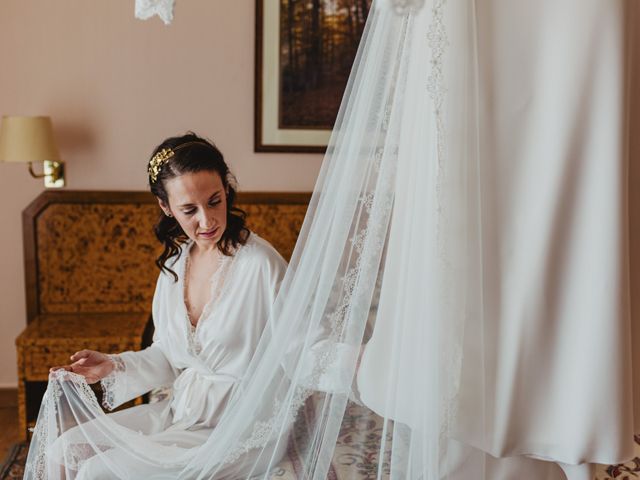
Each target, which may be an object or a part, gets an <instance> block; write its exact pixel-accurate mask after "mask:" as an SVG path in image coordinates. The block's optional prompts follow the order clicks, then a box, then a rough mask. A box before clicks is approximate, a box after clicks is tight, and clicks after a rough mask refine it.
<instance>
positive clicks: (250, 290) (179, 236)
mask: <svg viewBox="0 0 640 480" xmlns="http://www.w3.org/2000/svg"><path fill="white" fill-rule="evenodd" d="M148 170H149V183H150V186H151V191H152V192H153V194H154V195H155V196H156V197H157V199H158V203H159V205H160V208H161V209H162V212H163V216H162V218H161V219H160V221H159V222H158V224H157V225H156V228H155V233H156V235H157V237H158V239H159V240H160V241H161V242H162V243H163V245H164V251H163V252H162V254H161V255H160V257H159V258H158V259H157V261H156V263H157V265H158V267H159V268H160V270H161V273H160V275H159V278H158V282H157V285H156V291H155V295H154V298H153V321H154V326H155V334H154V341H153V344H152V345H151V346H150V347H148V348H147V349H145V350H142V351H139V352H124V353H121V354H119V355H105V354H103V353H100V352H96V351H91V350H82V351H80V352H76V353H75V354H73V355H72V356H71V360H72V363H71V364H70V365H65V366H62V367H54V368H52V373H53V375H54V376H58V377H59V378H60V376H61V375H63V376H64V375H66V373H65V372H72V373H73V374H77V375H80V376H82V377H84V379H86V382H87V383H95V382H98V381H100V382H101V383H102V387H103V390H104V398H103V405H104V406H105V407H106V408H107V409H109V410H111V409H114V408H115V407H117V406H119V405H122V404H123V403H125V402H127V401H129V400H131V399H133V398H136V397H138V396H139V395H142V394H144V393H146V392H149V391H150V390H151V389H153V388H157V387H162V386H171V394H170V395H169V397H168V398H166V399H164V400H162V401H160V402H157V403H153V404H148V405H140V406H137V407H133V408H129V409H126V410H122V411H119V412H115V413H113V414H109V415H100V413H99V412H97V413H95V414H89V415H86V414H84V413H83V411H84V410H83V409H86V408H89V409H90V405H89V406H87V405H86V403H87V401H88V402H89V403H90V401H91V399H90V398H89V400H84V401H82V400H76V401H74V400H73V398H71V397H73V394H71V395H68V396H69V397H70V398H67V399H66V401H67V402H68V404H69V405H66V406H65V407H62V406H60V405H59V406H58V408H59V409H65V408H66V409H70V410H72V413H73V418H74V420H75V422H74V425H72V426H71V428H68V427H66V428H64V430H65V431H63V432H60V436H59V437H58V438H57V439H56V440H55V441H53V442H52V441H51V440H52V439H51V438H49V439H48V443H49V444H50V445H51V448H49V449H46V448H43V444H44V447H46V443H47V441H46V440H45V439H44V438H42V437H43V436H44V437H46V436H47V435H43V434H42V433H43V430H42V429H43V428H45V427H46V426H45V425H42V423H46V422H45V421H44V419H45V418H47V415H43V412H42V411H41V414H40V417H39V421H38V426H37V427H36V432H35V433H36V435H35V437H34V442H33V443H32V445H31V449H30V452H29V459H28V462H27V474H26V478H31V477H32V476H33V477H36V478H40V476H38V472H39V471H40V472H41V471H42V470H43V469H45V470H46V472H47V474H46V475H41V476H46V478H57V477H58V476H60V477H61V478H74V477H75V478H91V479H95V478H142V477H141V476H142V475H148V474H154V473H159V472H166V474H167V475H169V476H168V477H167V478H172V475H175V474H176V473H177V472H178V471H179V470H180V469H181V467H182V466H183V465H184V464H185V463H186V461H187V460H186V458H188V457H189V450H190V449H193V447H197V446H199V445H201V444H202V443H204V441H205V440H206V439H207V438H208V437H209V435H210V433H211V431H212V429H213V428H215V426H216V424H217V423H218V421H219V419H220V417H221V415H222V413H223V412H224V409H225V406H226V404H227V403H228V400H229V397H230V396H231V393H232V391H233V390H234V388H235V386H236V384H237V382H238V380H239V379H240V378H241V377H242V375H243V373H244V371H245V370H246V368H247V366H248V364H249V362H250V360H251V358H252V355H253V353H254V350H255V348H256V346H257V343H258V341H259V339H260V336H261V334H262V331H263V329H264V327H265V325H266V322H267V319H268V317H269V315H270V311H271V306H272V303H273V301H274V299H275V296H276V292H277V290H278V287H279V284H280V282H281V280H282V277H283V274H284V271H285V269H286V262H285V261H284V260H283V259H282V257H281V256H280V255H279V254H278V252H277V251H276V250H275V249H274V248H273V247H272V246H271V245H270V244H269V243H267V242H266V241H265V240H263V239H261V238H260V237H258V236H257V235H255V234H254V233H252V232H250V231H249V230H248V229H247V227H246V226H245V214H244V212H242V211H241V210H239V209H238V208H236V207H235V206H234V200H235V196H236V192H235V189H234V186H233V177H232V176H231V174H230V172H229V168H228V166H227V165H226V163H225V161H224V159H223V156H222V154H221V153H220V151H219V150H218V149H217V148H216V147H215V146H214V145H213V144H212V143H210V142H208V141H207V140H205V139H203V138H200V137H198V136H196V135H195V134H193V133H189V134H187V135H184V136H181V137H175V138H169V139H167V140H165V141H164V142H163V143H162V144H161V145H159V146H158V147H157V148H156V150H155V151H154V153H153V155H152V158H151V160H150V162H149V169H148ZM71 377H72V378H75V376H71ZM65 383H68V382H61V384H62V385H63V388H65V387H64V384H65ZM71 383H73V382H71ZM50 389H51V384H50ZM80 390H81V389H80ZM65 393H66V392H65ZM55 396H56V395H55V394H54V397H55ZM43 403H47V402H43ZM82 403H85V405H82ZM74 407H75V408H74ZM44 408H45V407H44V406H43V409H44ZM45 414H46V411H45ZM49 417H50V416H49ZM64 418H65V419H68V418H70V415H69V414H68V412H67V413H66V415H65V417H64ZM60 423H62V422H60ZM39 428H40V435H38V433H39ZM49 431H50V429H49ZM94 442H95V443H94ZM105 444H107V445H106V446H105ZM44 457H47V458H44ZM158 459H165V460H168V461H169V463H166V464H161V465H158ZM250 463H253V462H250ZM61 466H62V467H61ZM61 468H62V470H64V471H65V473H64V475H59V473H60V469H61ZM240 468H241V467H240ZM171 472H173V473H171ZM235 473H236V474H238V470H235ZM76 474H77V477H76V476H75V475H76Z"/></svg>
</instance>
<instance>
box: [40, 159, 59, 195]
mask: <svg viewBox="0 0 640 480" xmlns="http://www.w3.org/2000/svg"><path fill="white" fill-rule="evenodd" d="M43 168H44V186H45V187H46V188H62V187H64V163H62V162H55V161H51V160H45V161H44V166H43Z"/></svg>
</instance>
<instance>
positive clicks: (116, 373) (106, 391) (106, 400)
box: [100, 355, 126, 411]
mask: <svg viewBox="0 0 640 480" xmlns="http://www.w3.org/2000/svg"><path fill="white" fill-rule="evenodd" d="M109 360H111V362H112V363H113V370H112V371H111V373H110V374H109V375H107V376H106V377H104V378H103V379H102V380H100V386H101V387H102V406H103V407H104V408H105V409H106V410H109V411H112V410H113V409H114V408H115V407H116V405H117V404H118V403H117V398H116V397H117V392H118V390H120V388H119V385H120V384H121V382H122V381H123V380H124V375H125V374H126V367H125V364H124V362H123V361H122V359H121V358H120V356H118V355H109Z"/></svg>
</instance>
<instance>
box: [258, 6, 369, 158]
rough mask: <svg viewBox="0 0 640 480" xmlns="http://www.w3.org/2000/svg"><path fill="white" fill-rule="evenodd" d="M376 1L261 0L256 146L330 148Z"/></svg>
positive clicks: (318, 150) (270, 148)
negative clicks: (345, 92) (364, 31)
mask: <svg viewBox="0 0 640 480" xmlns="http://www.w3.org/2000/svg"><path fill="white" fill-rule="evenodd" d="M370 3H371V0H340V1H338V2H335V1H333V0H309V1H307V0H256V17H255V18H256V25H255V30H256V38H255V108H254V115H255V119H254V150H255V151H256V152H287V153H292V152H299V153H324V152H325V151H326V148H327V144H328V143H329V138H330V136H331V131H332V129H333V123H334V122H335V117H336V116H337V113H338V107H339V105H340V102H341V100H342V95H343V93H344V89H345V87H346V82H347V80H348V76H349V71H350V69H351V65H352V64H353V60H354V59H355V55H356V51H357V46H358V44H359V42H360V37H361V35H362V30H363V29H364V23H365V21H366V15H367V14H368V8H369V6H370ZM336 5H337V6H339V7H340V9H339V10H338V9H337V7H336ZM332 9H333V10H332ZM296 22H297V23H296ZM323 22H324V23H323ZM310 25H311V27H310ZM336 25H337V26H336ZM314 27H315V28H314ZM294 28H295V29H296V30H295V32H297V33H295V34H294V36H293V37H292V30H293V29H294ZM287 31H288V32H287ZM316 32H317V33H318V34H317V35H316V34H315V33H316ZM287 33H288V35H287ZM346 33H348V35H346ZM295 35H297V38H296V37H295ZM292 38H293V39H294V40H293V41H292V40H291V39H292ZM345 38H346V40H345ZM336 39H337V40H336ZM314 43H315V44H316V45H318V47H317V48H315V49H314ZM290 45H293V48H289V46H290ZM314 52H321V54H317V55H315V56H314V55H313V54H314ZM291 58H295V62H293V61H289V60H290V59H291ZM329 60H330V61H329ZM292 65H295V66H296V68H292ZM300 65H302V66H300ZM336 65H337V67H336ZM318 72H319V73H320V75H321V78H320V81H318V78H317V77H318ZM310 82H311V83H310Z"/></svg>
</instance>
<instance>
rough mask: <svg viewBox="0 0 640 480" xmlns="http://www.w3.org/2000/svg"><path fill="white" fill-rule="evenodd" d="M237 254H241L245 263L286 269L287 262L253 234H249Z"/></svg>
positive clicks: (270, 246) (262, 239)
mask: <svg viewBox="0 0 640 480" xmlns="http://www.w3.org/2000/svg"><path fill="white" fill-rule="evenodd" d="M238 253H241V256H242V257H243V258H244V259H245V261H247V262H250V263H254V264H256V265H268V266H271V267H273V268H286V266H287V262H286V261H285V259H284V258H282V255H280V253H279V252H278V251H277V250H276V249H275V248H274V246H273V245H271V244H270V243H269V242H268V241H267V240H265V239H264V238H262V237H260V236H259V235H258V234H257V233H255V232H251V234H250V235H249V237H248V238H247V241H246V243H245V244H244V245H243V246H242V247H240V249H239V251H238Z"/></svg>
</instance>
